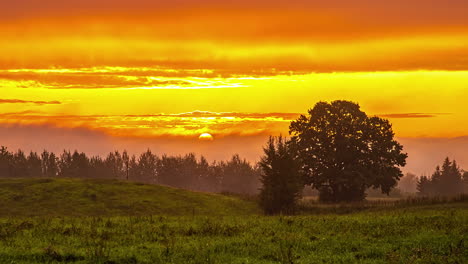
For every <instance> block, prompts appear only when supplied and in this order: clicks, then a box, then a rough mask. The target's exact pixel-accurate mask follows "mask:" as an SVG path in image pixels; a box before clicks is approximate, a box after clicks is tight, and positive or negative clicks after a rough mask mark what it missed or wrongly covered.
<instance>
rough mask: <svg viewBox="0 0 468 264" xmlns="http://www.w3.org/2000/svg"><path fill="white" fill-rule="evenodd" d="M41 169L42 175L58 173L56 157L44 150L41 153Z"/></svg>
mask: <svg viewBox="0 0 468 264" xmlns="http://www.w3.org/2000/svg"><path fill="white" fill-rule="evenodd" d="M41 171H42V176H44V177H48V178H51V177H56V176H57V173H58V165H57V157H56V156H55V154H54V153H52V152H51V153H49V152H48V151H46V150H44V151H43V152H42V154H41Z"/></svg>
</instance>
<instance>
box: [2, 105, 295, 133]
mask: <svg viewBox="0 0 468 264" xmlns="http://www.w3.org/2000/svg"><path fill="white" fill-rule="evenodd" d="M298 116H299V114H296V113H237V112H210V111H193V112H187V113H180V114H153V115H52V114H44V113H40V112H29V111H26V112H18V113H5V114H0V124H2V123H3V124H5V125H7V124H9V125H16V124H22V125H50V126H55V127H64V128H86V129H90V130H93V131H99V132H103V133H105V134H107V135H111V136H114V137H124V138H125V137H140V138H157V137H161V136H164V137H174V136H175V137H189V138H198V136H199V135H200V134H202V133H206V132H208V133H211V134H213V135H214V136H215V137H216V138H223V137H228V136H232V135H236V136H241V135H243V136H247V135H250V136H251V135H271V134H280V133H282V132H284V131H287V128H288V126H289V123H290V121H291V120H293V119H295V118H297V117H298Z"/></svg>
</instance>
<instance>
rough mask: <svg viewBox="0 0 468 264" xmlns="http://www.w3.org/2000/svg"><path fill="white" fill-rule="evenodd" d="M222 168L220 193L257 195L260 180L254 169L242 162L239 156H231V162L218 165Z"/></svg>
mask: <svg viewBox="0 0 468 264" xmlns="http://www.w3.org/2000/svg"><path fill="white" fill-rule="evenodd" d="M220 166H221V168H222V175H223V176H222V182H221V191H222V192H232V193H240V194H254V193H257V191H258V187H259V183H260V181H259V180H260V179H259V172H258V170H256V168H254V167H252V165H251V164H250V163H249V162H247V160H245V159H244V160H242V159H241V158H240V157H239V155H237V154H236V155H234V156H232V158H231V160H229V161H228V162H225V163H221V164H220Z"/></svg>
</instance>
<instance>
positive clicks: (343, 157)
mask: <svg viewBox="0 0 468 264" xmlns="http://www.w3.org/2000/svg"><path fill="white" fill-rule="evenodd" d="M290 134H291V135H292V141H293V142H294V145H295V148H296V151H297V155H298V158H300V160H301V162H302V165H303V166H302V172H303V174H304V176H305V179H306V184H311V185H312V186H313V187H314V188H316V189H318V190H319V192H320V199H321V200H322V201H331V202H338V201H356V200H363V199H364V198H365V190H366V189H368V188H370V187H372V188H379V189H380V190H381V191H382V192H383V193H386V194H388V193H389V192H390V190H391V189H392V188H393V187H394V186H395V185H396V184H397V182H398V180H399V179H400V177H401V176H402V172H401V170H400V168H399V166H404V165H405V164H406V158H407V155H406V154H404V153H402V150H403V147H402V146H401V145H400V144H399V143H398V142H397V141H395V139H394V133H393V131H392V126H391V124H390V123H389V121H388V120H385V119H382V118H379V117H368V116H367V115H366V113H364V112H363V111H361V110H360V107H359V105H358V104H355V103H352V102H348V101H334V102H332V103H326V102H320V103H317V104H316V105H315V107H314V108H313V109H310V110H309V115H308V116H305V115H301V116H300V117H299V119H297V120H296V121H293V122H292V123H291V125H290Z"/></svg>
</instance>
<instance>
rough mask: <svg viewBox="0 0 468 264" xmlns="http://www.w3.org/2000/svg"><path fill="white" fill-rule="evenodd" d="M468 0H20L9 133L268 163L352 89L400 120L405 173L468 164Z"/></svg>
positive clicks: (0, 110) (16, 139)
mask: <svg viewBox="0 0 468 264" xmlns="http://www.w3.org/2000/svg"><path fill="white" fill-rule="evenodd" d="M466 13H468V3H467V2H466V1H457V0H453V1H450V4H447V2H446V1H437V0H431V1H422V0H415V1H411V2H410V3H408V2H407V1H402V0H397V1H391V2H389V1H387V2H376V1H368V0H359V1H353V2H352V4H351V3H349V1H344V0H335V1H324V0H315V1H301V0H293V1H263V0H254V1H244V0H242V1H236V2H235V3H226V2H223V1H210V0H202V1H190V0H179V1H147V0H136V1H123V0H120V1H107V0H104V1H88V0H85V1H58V0H46V1H38V0H18V1H10V2H7V3H4V4H2V9H1V10H0V21H1V23H0V32H2V36H4V37H2V38H1V39H0V48H1V49H0V89H1V90H0V91H1V92H0V138H1V142H0V143H1V144H2V145H6V146H8V147H9V148H10V149H13V150H15V149H17V148H22V149H24V150H29V149H32V150H35V151H40V150H42V149H44V148H46V149H49V150H51V151H56V152H59V151H61V150H62V149H63V148H67V149H75V148H77V149H79V150H80V151H84V152H87V153H90V154H105V153H107V152H109V151H112V150H114V149H120V150H122V149H128V150H129V151H130V152H131V153H140V152H142V151H144V150H145V149H146V148H148V147H149V148H151V149H152V150H154V152H156V153H168V154H185V153H187V152H195V153H200V154H204V155H206V156H207V157H208V158H209V159H211V160H213V159H216V160H222V159H227V158H229V157H230V156H231V155H232V154H234V153H239V154H240V155H241V156H243V157H246V158H248V159H249V160H251V161H257V160H258V158H259V156H260V155H261V151H262V150H261V146H262V145H263V144H264V143H265V141H266V138H267V136H268V135H279V134H283V135H287V133H288V125H289V123H290V121H291V120H294V119H296V118H297V117H298V115H299V114H302V113H305V112H306V111H307V109H309V108H311V107H313V105H314V104H315V103H316V102H317V101H332V100H336V99H344V100H351V101H355V102H359V103H360V105H361V106H362V109H363V110H364V111H365V112H367V113H368V114H370V115H379V116H381V117H385V118H388V119H390V121H391V122H392V123H393V127H394V130H395V132H396V136H397V138H398V139H399V140H400V142H401V143H402V144H403V145H404V147H405V151H407V152H408V153H409V158H408V165H407V166H406V167H405V169H404V170H405V171H407V172H414V173H417V174H418V175H419V174H425V173H427V174H428V173H431V172H432V171H433V169H434V168H435V166H436V165H437V164H439V163H440V161H441V160H443V158H445V157H446V156H450V157H451V158H453V159H456V160H457V161H458V163H459V165H460V166H461V167H464V168H467V167H468V156H467V154H466V149H467V148H468V122H466V121H467V120H466V117H467V116H468V108H467V107H466V103H465V102H466V99H467V98H468V47H467V46H466V43H468V37H467V36H468V34H467V33H468V20H466ZM233 25H235V26H233ZM18 32H21V34H18ZM203 133H209V134H211V135H213V138H214V140H209V141H206V140H203V141H201V140H199V136H200V135H201V134H203Z"/></svg>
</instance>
